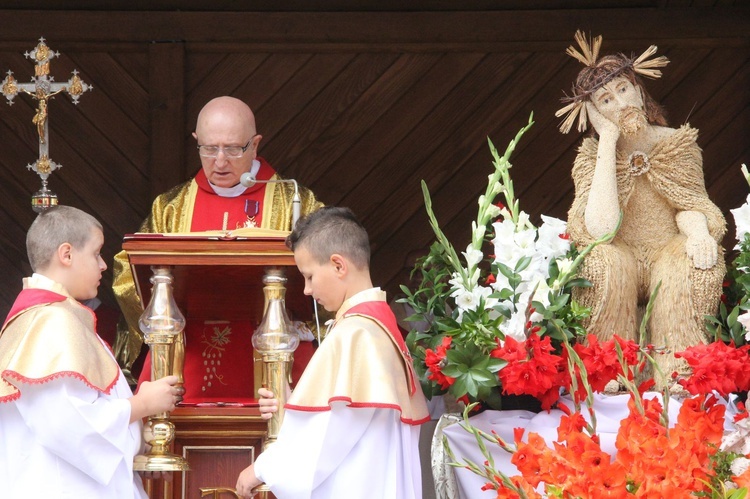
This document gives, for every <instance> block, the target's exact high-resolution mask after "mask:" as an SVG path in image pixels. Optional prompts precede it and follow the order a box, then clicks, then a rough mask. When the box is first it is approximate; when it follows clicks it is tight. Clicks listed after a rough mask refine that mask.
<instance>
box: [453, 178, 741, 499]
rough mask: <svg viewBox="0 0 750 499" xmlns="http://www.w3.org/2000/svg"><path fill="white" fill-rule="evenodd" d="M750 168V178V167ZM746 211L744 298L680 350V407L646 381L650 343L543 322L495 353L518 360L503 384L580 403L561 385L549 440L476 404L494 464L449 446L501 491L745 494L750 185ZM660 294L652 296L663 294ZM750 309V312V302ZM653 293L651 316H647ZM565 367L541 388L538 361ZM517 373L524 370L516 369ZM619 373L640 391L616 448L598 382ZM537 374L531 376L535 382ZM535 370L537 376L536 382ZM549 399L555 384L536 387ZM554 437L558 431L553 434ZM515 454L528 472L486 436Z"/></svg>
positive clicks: (736, 277)
mask: <svg viewBox="0 0 750 499" xmlns="http://www.w3.org/2000/svg"><path fill="white" fill-rule="evenodd" d="M742 172H743V174H744V176H745V178H746V179H747V180H748V184H750V175H748V172H747V169H746V167H745V166H744V165H743V167H742ZM732 213H733V214H734V216H735V220H736V223H737V238H738V241H739V243H738V246H737V249H738V250H739V255H738V256H737V258H736V259H735V260H734V262H733V265H732V269H731V270H730V274H731V275H733V283H734V286H735V288H734V291H733V292H734V295H735V296H736V301H734V302H733V303H734V305H733V308H732V309H731V312H729V313H727V308H726V305H725V306H723V307H722V312H721V313H720V314H719V315H718V316H717V317H714V318H710V319H711V322H712V323H713V325H714V331H715V334H716V341H714V342H712V343H709V344H707V345H696V346H693V347H690V348H688V349H686V350H685V351H683V352H677V353H675V356H676V357H679V358H683V359H685V361H686V362H687V364H688V365H689V367H690V375H689V376H687V377H684V378H682V379H677V380H676V382H677V383H679V384H680V385H681V386H682V387H683V388H684V390H685V392H686V393H688V394H689V395H690V396H689V397H686V398H684V399H682V400H679V403H680V404H681V405H680V408H679V414H678V415H677V417H676V418H672V420H671V421H670V418H669V414H670V411H669V404H670V402H671V403H677V402H676V401H675V400H674V399H671V398H670V393H669V390H668V389H667V388H665V391H664V392H663V393H661V394H654V393H653V392H651V393H650V394H649V395H646V392H647V391H648V390H649V389H651V388H653V386H654V382H653V379H647V380H645V381H642V382H640V384H639V383H638V381H637V380H639V379H640V378H641V376H639V375H640V373H643V372H644V368H645V367H646V366H647V364H649V363H650V364H652V366H654V372H656V373H657V375H662V374H661V373H658V369H656V368H655V363H654V362H653V357H652V356H653V355H654V354H655V353H656V352H655V351H654V349H653V347H651V346H647V345H639V344H637V343H635V342H633V341H625V340H622V339H621V338H618V337H615V338H613V339H612V340H610V341H607V342H599V341H598V340H597V339H596V337H594V336H588V337H583V336H582V335H578V336H577V337H576V338H575V339H576V343H575V344H571V342H569V341H568V340H567V339H563V342H562V347H563V348H562V351H561V352H560V355H559V356H557V355H555V354H554V353H553V352H552V349H551V347H550V344H549V341H548V338H539V337H537V336H535V335H534V334H531V335H529V336H528V338H527V339H526V340H523V341H517V340H515V339H514V338H513V337H511V336H506V337H505V340H504V342H503V345H502V346H500V347H498V348H497V349H495V350H493V352H491V355H492V356H494V357H497V358H500V359H503V360H505V361H506V362H507V365H505V367H504V368H503V369H502V370H501V371H500V379H501V380H502V383H503V385H504V386H514V387H523V388H518V390H519V392H523V391H525V390H528V391H527V393H534V390H535V389H536V390H540V389H541V390H544V389H549V390H551V392H555V393H559V391H560V390H564V391H567V392H569V393H570V394H571V397H572V399H573V402H574V405H573V408H574V409H573V410H571V409H570V408H569V407H568V406H567V405H565V404H562V403H558V404H555V401H556V400H557V399H556V397H555V396H554V395H550V396H549V401H548V402H547V403H546V405H547V406H548V407H552V406H553V404H554V407H555V408H556V409H559V410H560V412H561V415H560V419H559V425H558V427H557V438H556V439H555V440H554V441H553V442H549V441H547V440H545V439H544V438H543V437H542V436H540V435H539V434H537V433H534V432H530V433H528V434H527V435H524V433H525V432H524V430H523V429H516V431H515V432H514V438H513V440H514V441H513V442H508V441H505V440H503V439H502V438H501V437H500V436H499V435H498V434H497V433H495V432H492V433H487V432H484V431H482V430H480V429H478V428H476V427H475V426H473V425H472V424H471V420H470V419H469V413H470V412H471V410H472V406H471V405H469V406H468V407H467V408H466V411H465V412H464V422H463V423H462V425H463V427H464V428H465V429H466V430H467V431H469V432H471V433H472V434H473V435H474V437H475V438H476V441H477V444H478V446H479V448H480V450H481V452H482V455H483V456H484V457H485V458H486V460H485V461H484V463H483V464H477V463H475V462H472V461H470V460H468V459H463V460H462V461H461V462H458V460H457V459H456V458H455V456H453V455H452V454H451V453H450V449H449V448H448V449H447V452H448V454H449V455H451V457H452V459H453V461H454V462H453V463H452V464H453V465H454V466H460V467H465V468H467V469H469V470H470V471H472V472H473V473H476V474H477V475H479V476H481V477H483V478H484V480H485V485H484V487H483V490H485V491H487V490H491V491H495V492H496V497H498V498H506V497H508V498H510V497H513V498H515V497H520V498H537V497H543V496H542V494H544V496H546V497H560V498H599V497H621V498H628V497H654V498H663V497H711V498H731V499H741V498H744V497H746V496H747V494H748V489H749V488H750V417H748V412H747V410H746V409H745V406H744V404H743V403H742V402H741V401H739V402H738V401H737V400H739V399H737V398H735V397H734V396H733V394H737V393H743V392H745V393H746V392H747V391H748V389H750V362H748V355H750V342H748V341H747V340H748V338H747V336H748V335H750V333H747V326H746V325H745V321H744V320H743V317H747V318H750V312H748V311H749V310H750V300H749V297H750V294H749V293H748V291H750V276H749V275H748V274H750V235H749V234H750V196H748V200H747V202H746V203H745V204H744V205H743V206H742V207H741V208H739V209H737V210H732ZM652 300H653V297H652ZM741 312H744V313H741ZM649 313H650V304H649V307H647V310H646V317H644V319H643V322H642V324H645V323H646V321H647V320H648V315H649ZM532 353H533V358H534V359H535V360H534V362H536V363H537V364H539V365H544V366H545V370H546V371H550V372H555V371H556V372H557V376H556V377H555V378H554V380H555V382H554V383H553V384H552V385H543V386H542V387H541V388H539V380H538V378H535V377H534V374H535V373H537V372H539V368H538V367H534V368H532V367H531V366H528V365H524V364H530V363H531V362H532V361H531V360H530V359H531V358H532V357H531V355H532ZM511 373H513V374H512V375H511ZM615 379H616V380H617V381H618V383H619V385H620V386H622V387H624V388H625V389H626V391H627V393H628V394H629V398H628V401H627V409H628V410H627V417H625V418H624V419H622V421H620V424H619V429H618V431H617V435H616V439H615V442H614V452H613V453H609V452H606V451H605V450H603V449H602V444H601V439H600V434H599V433H597V428H596V414H597V413H596V410H595V409H596V408H595V402H594V396H593V394H594V393H596V392H602V391H603V390H604V388H605V386H606V385H607V383H608V382H610V381H611V380H615ZM527 381H529V382H527ZM531 381H533V382H531ZM535 395H536V396H538V397H541V398H542V400H545V393H541V394H540V393H539V392H536V393H535ZM728 408H731V410H732V411H733V412H734V413H735V415H734V417H733V418H732V419H733V425H734V430H733V431H731V432H727V431H726V430H725V428H726V424H725V419H726V411H727V410H730V409H728ZM548 440H549V439H548ZM488 442H489V443H491V444H496V445H498V446H499V447H500V448H501V449H503V450H504V451H506V452H509V453H511V454H512V457H511V463H512V464H513V465H515V467H516V468H517V471H518V473H517V474H513V475H508V474H506V473H503V472H501V471H499V470H498V469H496V466H495V461H494V459H493V454H492V452H490V450H489V449H488V447H487V443H488Z"/></svg>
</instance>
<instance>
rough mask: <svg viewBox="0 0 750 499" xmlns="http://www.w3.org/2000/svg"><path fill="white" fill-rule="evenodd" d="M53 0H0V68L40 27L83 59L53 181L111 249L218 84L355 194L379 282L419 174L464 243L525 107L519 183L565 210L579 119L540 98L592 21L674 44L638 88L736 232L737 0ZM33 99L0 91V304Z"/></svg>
mask: <svg viewBox="0 0 750 499" xmlns="http://www.w3.org/2000/svg"><path fill="white" fill-rule="evenodd" d="M48 3H49V2H43V1H41V0H37V1H33V0H26V1H23V2H21V1H20V0H19V1H7V0H6V1H4V2H3V6H2V7H0V26H2V29H0V74H2V73H4V72H6V71H7V70H12V71H13V72H14V74H15V76H16V78H17V79H19V80H20V81H28V80H30V78H31V76H32V75H33V64H32V62H31V61H30V60H29V59H26V58H25V57H24V52H26V51H30V50H32V49H33V48H34V47H35V45H36V43H37V41H38V39H39V37H42V36H43V37H45V38H46V40H47V43H48V45H49V46H50V48H52V49H53V50H56V51H59V52H61V56H60V58H59V59H54V60H53V61H52V64H51V74H52V76H54V77H55V79H56V80H57V81H64V80H67V79H68V78H69V77H70V73H71V71H72V70H73V69H77V70H78V71H79V72H80V74H81V76H82V77H83V79H84V80H85V81H86V82H87V83H90V84H92V85H93V86H94V90H93V92H89V93H86V94H84V95H83V96H82V98H81V100H80V103H79V105H78V106H73V105H72V103H71V101H70V100H69V99H68V98H67V97H64V96H57V97H55V98H54V100H53V101H51V102H50V106H49V120H50V148H51V158H52V160H53V161H55V162H57V163H60V164H62V165H63V168H62V169H61V170H59V171H56V172H54V173H53V174H52V177H51V182H50V186H51V188H52V189H53V190H54V191H55V192H56V193H57V194H58V196H59V198H60V202H61V203H63V204H69V205H73V206H77V207H79V208H82V209H84V210H86V211H88V212H91V213H93V214H95V215H96V216H97V217H98V218H99V219H100V220H101V221H102V222H103V224H104V227H105V230H106V233H105V238H106V244H105V248H104V254H105V258H106V261H107V262H108V263H111V259H112V256H113V255H114V254H115V253H116V252H117V251H118V250H119V249H120V247H121V242H122V236H123V235H124V234H126V233H129V232H133V231H135V230H136V229H137V228H138V226H139V224H140V222H141V220H142V219H143V218H144V217H145V215H146V213H147V212H148V209H149V206H150V203H151V201H152V199H153V198H154V196H155V195H156V194H158V193H160V192H162V191H163V190H165V189H166V188H168V187H170V186H172V185H174V184H176V183H178V182H181V181H183V180H184V179H187V178H188V177H189V176H190V175H192V174H193V173H195V171H196V170H197V169H198V168H199V164H200V163H199V160H198V156H197V151H196V150H195V143H194V141H193V139H192V137H191V136H190V133H191V132H192V131H193V128H194V125H195V119H196V115H197V112H198V110H199V109H200V107H201V106H202V105H203V104H204V103H205V102H206V101H207V100H208V99H210V98H212V97H214V96H218V95H223V94H231V95H234V96H236V97H239V98H241V99H243V100H245V101H246V102H248V103H249V104H250V105H251V107H252V108H253V109H254V110H255V112H256V115H257V119H258V131H259V133H261V134H263V136H264V139H263V141H262V143H261V145H260V153H261V155H262V156H264V157H266V158H267V159H268V160H269V161H270V162H271V163H272V164H273V165H274V166H275V167H276V168H277V169H278V170H279V171H280V172H281V173H282V174H283V175H285V176H286V177H293V178H296V179H297V180H298V181H299V182H300V183H301V184H303V185H306V186H308V187H310V188H312V189H313V190H314V191H315V192H316V193H317V195H318V196H319V198H320V199H321V200H323V201H324V202H325V203H326V204H336V205H344V206H349V207H351V208H352V209H353V210H354V211H355V212H356V213H357V214H358V215H359V217H360V218H361V219H362V221H363V222H364V224H365V226H366V227H367V229H368V231H369V233H370V236H371V241H372V248H373V259H372V265H373V274H374V278H375V281H376V282H377V283H378V284H380V285H382V286H384V287H385V288H386V289H387V290H388V291H390V292H396V291H397V290H398V285H399V284H400V283H407V281H408V273H409V270H410V269H411V266H412V264H413V261H414V259H415V257H416V256H418V255H421V254H424V252H425V251H426V249H427V248H428V247H429V245H430V243H431V242H432V241H433V234H432V232H431V230H430V228H429V225H428V223H427V218H426V216H425V211H424V204H423V199H422V195H421V191H420V186H419V185H420V180H422V179H424V180H425V181H426V182H427V184H428V186H429V188H430V190H431V192H432V195H433V202H434V205H435V210H436V213H437V216H438V219H439V220H440V223H441V224H442V226H443V227H444V229H445V230H446V232H447V234H448V235H449V237H450V238H451V239H452V240H453V242H454V244H455V245H456V246H457V248H458V249H459V250H460V249H463V248H464V247H465V246H466V244H467V243H468V239H469V232H470V222H471V220H472V219H473V218H474V217H475V216H476V206H477V205H476V199H477V196H478V195H479V194H480V193H481V192H483V191H484V189H485V186H486V178H487V175H489V174H490V173H491V171H492V166H491V157H490V154H489V149H488V146H487V138H488V137H489V138H490V139H491V140H492V141H493V142H495V144H496V145H497V147H498V149H500V150H504V149H505V146H506V144H507V142H508V141H509V140H510V139H511V138H512V137H513V136H514V135H515V133H516V132H517V130H518V129H519V128H521V127H522V126H523V125H524V124H525V123H526V121H527V120H528V117H529V115H530V113H532V112H533V113H534V119H535V122H536V124H535V125H534V126H533V127H532V129H531V130H530V131H529V132H528V133H527V135H526V136H525V137H524V138H523V140H522V142H521V144H520V145H519V147H518V150H517V152H516V154H515V155H514V157H513V159H512V162H513V165H514V166H513V170H512V174H513V179H514V182H515V187H516V193H517V195H518V197H519V198H520V199H521V207H522V209H524V210H525V211H527V212H529V213H530V214H532V216H533V220H534V221H535V222H536V221H538V220H539V215H540V214H548V215H553V216H557V217H560V218H565V217H566V213H567V210H568V207H569V205H570V203H571V201H572V195H573V192H572V189H573V185H572V181H571V179H570V167H571V164H572V161H573V158H574V155H575V149H576V147H577V145H578V144H579V143H580V140H581V136H580V135H579V134H577V133H571V134H569V135H562V134H560V133H559V132H558V130H557V126H558V122H559V120H558V119H556V118H555V117H554V112H555V110H557V109H558V108H559V107H560V102H559V99H560V97H561V96H562V94H563V91H568V90H569V89H570V86H571V82H572V79H573V78H574V77H575V75H576V74H577V72H578V70H579V69H580V64H579V63H577V62H576V61H574V60H573V59H571V58H570V57H568V56H567V55H565V49H566V47H567V46H568V45H570V44H571V43H572V42H573V33H574V32H575V30H576V29H579V28H580V29H583V30H585V31H586V32H590V33H591V34H594V35H596V34H602V35H603V36H604V46H603V50H602V53H610V52H619V51H622V52H625V53H627V54H630V53H636V54H640V53H641V52H642V51H643V50H644V49H645V48H646V47H648V46H649V45H650V44H652V43H653V44H657V45H658V46H659V54H664V55H667V56H668V57H669V59H670V60H671V61H672V62H671V64H670V65H669V66H668V67H667V68H666V69H665V71H664V77H663V78H662V79H660V80H656V81H653V82H648V89H649V91H650V92H651V93H652V94H653V95H654V96H655V97H656V99H657V100H658V101H660V102H661V103H662V104H664V105H665V107H666V109H667V111H668V115H669V117H670V121H671V124H672V125H674V126H679V125H680V124H682V123H685V122H689V123H690V124H691V125H693V126H694V127H696V128H698V129H699V130H700V137H699V143H700V145H701V147H702V148H703V151H704V162H705V176H706V183H707V185H708V190H709V193H710V196H711V198H712V199H713V200H714V201H715V202H716V203H717V204H718V205H719V206H720V207H721V208H722V209H723V210H724V212H725V214H726V215H727V217H728V221H729V222H730V232H729V234H728V237H727V238H726V239H725V246H726V247H727V249H731V247H732V246H733V245H734V228H733V224H732V223H731V215H730V214H729V210H730V209H731V208H735V207H738V206H739V205H740V204H742V202H743V201H744V199H745V197H746V195H747V194H748V192H749V189H748V186H747V185H746V184H745V181H744V180H743V178H742V175H741V173H740V165H741V163H743V162H745V163H750V140H749V139H750V106H749V104H750V64H749V62H750V10H749V8H748V6H747V3H746V2H744V1H741V0H735V1H731V0H729V1H726V0H692V1H689V0H682V1H680V0H619V1H618V0H568V1H566V2H559V1H551V0H549V1H548V0H516V1H513V0H511V1H504V2H499V1H492V2H491V1H471V0H467V1H463V2H448V1H433V2H429V1H417V2H397V1H395V0H384V1H380V2H376V1H374V0H371V1H366V2H353V1H343V0H339V1H333V0H328V1H326V0H322V1H318V2H306V1H301V0H298V1H274V2H271V1H270V0H269V1H263V2H245V1H227V2H207V1H202V0H194V1H181V2H177V1H174V2H166V1H160V0H153V1H150V2H146V1H141V0H135V1H130V2H107V4H108V6H107V7H102V6H100V4H103V3H104V2H98V1H93V0H91V1H77V2H76V1H68V2H61V4H62V5H60V6H59V7H55V8H54V10H53V8H52V7H49V6H48V5H47V4H48ZM215 4H221V5H220V6H219V7H217V6H216V5H215ZM313 4H315V5H314V6H313ZM561 4H564V5H565V6H566V7H565V8H561V7H559V5H561ZM248 6H251V8H252V10H249V9H250V7H248ZM457 6H460V8H461V9H463V10H455V9H456V8H457ZM101 9H106V10H101ZM0 99H1V98H0ZM33 114H34V104H33V102H32V101H31V99H30V98H28V96H18V97H17V98H16V102H15V104H14V105H13V106H12V107H9V106H6V105H2V107H0V151H1V154H0V168H2V174H1V179H0V180H1V181H0V199H2V203H0V217H2V231H1V232H0V234H1V235H0V243H1V245H2V248H1V249H0V266H1V268H2V274H1V275H0V314H2V315H3V316H4V315H5V313H6V312H7V310H8V309H9V307H10V304H11V303H12V300H13V299H14V297H15V295H16V293H17V292H18V291H19V289H20V286H21V278H22V277H23V276H26V275H28V274H29V272H30V269H29V267H28V264H27V262H26V254H25V245H24V238H25V231H26V229H27V228H28V227H29V225H30V224H31V222H32V220H33V218H34V213H33V212H32V210H31V208H30V204H29V203H30V201H29V200H30V196H31V194H32V193H33V192H35V191H36V190H37V189H38V188H39V186H40V183H39V178H38V176H37V175H36V174H34V173H33V172H31V171H28V170H27V169H26V165H27V164H29V163H32V162H33V161H34V160H35V159H36V156H37V142H36V135H35V128H34V127H33V125H32V123H31V119H32V116H33ZM110 284H111V270H108V271H107V274H106V276H105V279H104V282H103V283H102V288H101V298H102V300H103V301H104V302H105V303H106V304H109V305H113V303H114V301H113V298H112V295H111V291H110Z"/></svg>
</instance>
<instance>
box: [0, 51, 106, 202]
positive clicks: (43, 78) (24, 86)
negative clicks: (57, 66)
mask: <svg viewBox="0 0 750 499" xmlns="http://www.w3.org/2000/svg"><path fill="white" fill-rule="evenodd" d="M24 55H25V56H26V58H28V59H33V60H34V61H35V62H36V66H35V67H34V76H33V77H32V78H31V82H29V83H19V82H18V81H16V79H15V78H13V72H12V71H8V76H6V77H5V79H4V80H3V82H2V93H3V95H4V96H5V97H6V98H7V99H8V105H13V98H14V97H15V96H16V95H17V94H18V92H23V93H26V94H28V95H30V96H31V97H32V98H34V99H35V100H36V101H37V108H36V114H34V118H33V119H32V120H31V121H32V123H34V125H36V130H37V134H38V135H39V159H37V160H36V161H35V162H34V163H33V164H30V165H26V168H28V169H29V170H34V171H35V172H36V173H37V174H38V175H39V177H41V179H42V188H41V189H40V190H39V191H37V192H36V193H35V194H34V195H33V196H32V197H31V207H32V208H33V209H34V211H36V212H37V213H39V212H41V211H44V210H45V209H47V208H49V207H51V206H54V205H56V204H57V195H56V194H54V193H53V192H52V191H50V190H49V189H47V179H48V178H49V176H50V174H51V173H52V172H53V171H55V170H56V169H58V168H62V165H60V164H57V163H55V162H54V161H52V160H51V159H50V157H49V127H48V115H47V113H48V111H47V106H48V103H49V100H50V99H51V98H52V97H54V96H55V95H57V94H59V93H60V92H67V93H68V95H69V96H70V98H71V99H72V100H73V104H78V98H79V97H80V96H81V94H83V93H84V92H86V91H87V90H92V89H93V87H92V86H91V85H88V84H87V83H84V82H83V80H81V78H80V77H79V76H78V71H76V70H74V71H73V76H72V77H71V78H70V79H69V80H68V81H67V82H64V83H55V78H54V77H52V76H49V63H50V60H52V59H53V58H55V57H59V56H60V53H59V52H55V51H54V50H50V49H49V47H48V46H47V45H46V44H45V43H44V38H40V39H39V43H38V44H37V46H36V47H34V50H32V51H31V52H25V53H24Z"/></svg>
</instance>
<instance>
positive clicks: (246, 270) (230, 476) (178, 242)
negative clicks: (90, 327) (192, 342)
mask: <svg viewBox="0 0 750 499" xmlns="http://www.w3.org/2000/svg"><path fill="white" fill-rule="evenodd" d="M123 249H124V250H126V251H127V252H128V256H129V259H130V266H131V269H132V271H133V277H134V279H135V284H136V289H137V292H138V295H139V296H140V298H141V302H142V303H144V304H146V303H148V302H149V300H150V298H151V284H150V282H149V278H150V277H151V275H152V271H151V267H152V266H169V267H171V268H172V275H173V277H174V295H175V299H176V301H177V305H178V307H179V308H180V310H181V311H182V313H183V314H184V315H185V317H186V318H187V320H188V321H190V319H191V318H199V319H227V320H253V321H256V322H260V319H261V317H262V315H263V283H262V278H263V275H264V273H265V269H266V268H267V267H269V266H271V267H286V269H285V270H286V277H287V279H288V281H287V294H286V296H287V305H288V306H289V308H292V304H293V303H295V302H296V303H297V305H298V307H297V308H298V309H304V308H307V309H311V305H310V304H309V303H308V301H307V299H306V298H305V297H304V296H303V289H304V281H303V279H302V277H301V276H300V274H299V272H298V271H297V269H296V267H295V264H294V258H293V255H292V252H291V251H289V250H288V249H287V248H286V246H285V244H284V238H283V237H257V238H254V237H246V238H245V237H236V238H225V237H219V236H217V237H208V236H205V235H164V234H133V235H128V236H125V239H124V242H123ZM305 304H306V306H305ZM247 362H248V363H251V362H253V359H252V358H248V359H247ZM258 364H259V363H258ZM258 367H260V366H256V369H254V372H255V374H256V375H255V384H256V389H254V390H253V392H252V393H257V386H258V384H259V382H260V375H259V370H258ZM170 419H171V421H172V422H173V423H174V424H175V427H176V432H175V440H174V442H173V450H172V452H174V453H176V454H178V455H180V456H183V457H184V458H185V459H186V460H187V461H188V463H189V465H190V467H191V469H190V471H186V472H183V473H174V478H173V481H172V482H171V483H170V482H165V481H162V480H160V479H155V480H145V481H144V483H145V484H146V490H147V492H148V493H149V497H151V499H157V498H159V499H177V498H183V499H192V498H201V497H211V498H213V497H216V498H230V497H236V496H235V495H234V494H232V493H231V492H226V491H225V489H234V486H235V484H236V481H237V476H238V475H239V473H240V471H242V470H243V469H244V468H245V467H247V466H248V465H249V464H250V463H252V462H253V461H254V459H255V457H256V456H257V455H258V454H259V453H260V451H261V450H262V448H263V441H264V439H265V437H266V433H267V428H268V425H267V422H266V421H265V420H263V419H261V417H260V412H259V410H258V407H257V404H253V403H251V404H249V405H245V406H241V407H234V406H224V407H222V406H211V407H179V406H178V407H177V409H175V410H174V411H173V412H172V413H171V416H170Z"/></svg>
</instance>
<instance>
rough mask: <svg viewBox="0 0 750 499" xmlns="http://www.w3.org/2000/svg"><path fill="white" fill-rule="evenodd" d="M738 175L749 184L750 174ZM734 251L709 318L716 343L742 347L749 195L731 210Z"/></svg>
mask: <svg viewBox="0 0 750 499" xmlns="http://www.w3.org/2000/svg"><path fill="white" fill-rule="evenodd" d="M741 170H742V175H743V176H744V177H745V181H746V182H747V183H748V185H750V173H748V171H747V166H746V165H744V164H743V165H742V168H741ZM730 211H731V212H732V215H733V216H734V221H735V226H736V228H737V245H736V246H735V248H734V249H735V250H737V251H738V254H737V256H736V257H735V259H734V261H733V262H732V265H731V266H730V269H729V271H728V272H727V279H726V280H725V281H724V295H723V296H722V303H721V304H720V305H719V313H718V314H717V316H716V317H712V318H710V319H709V320H710V322H711V329H712V330H713V332H714V335H715V338H716V339H717V340H721V341H724V342H726V343H730V342H731V343H734V344H735V345H736V346H742V345H744V344H745V343H750V332H748V331H750V194H749V195H748V196H747V200H746V201H745V203H744V204H743V205H742V206H740V207H739V208H736V209H734V210H730Z"/></svg>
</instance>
